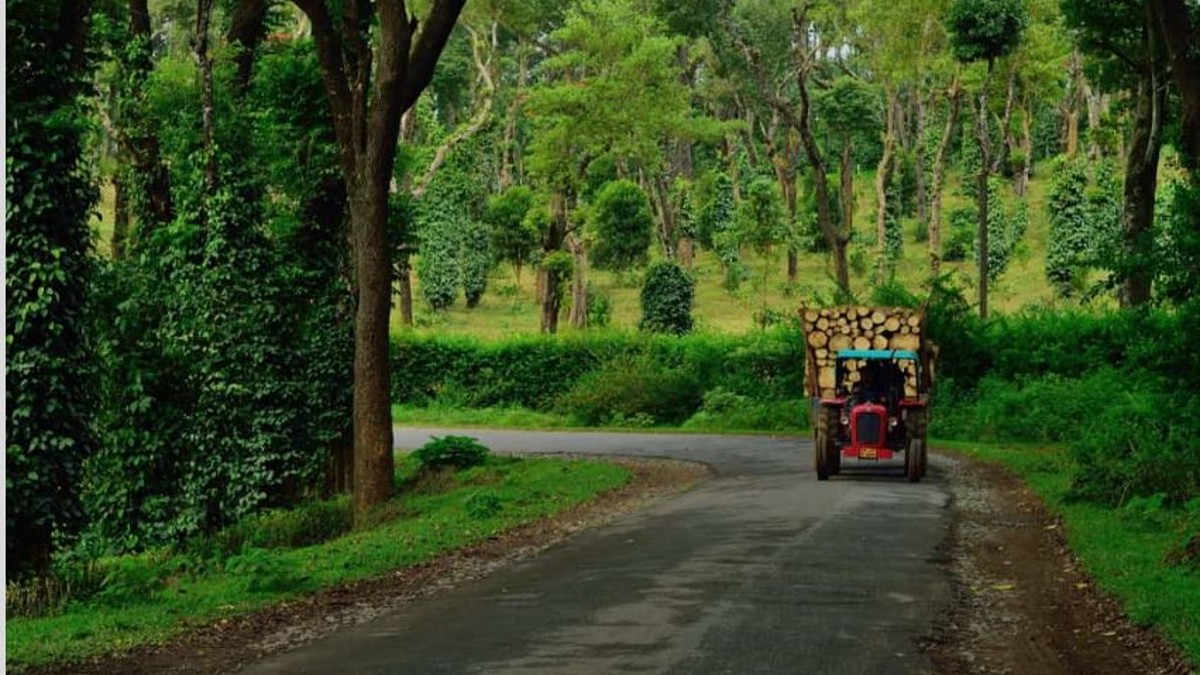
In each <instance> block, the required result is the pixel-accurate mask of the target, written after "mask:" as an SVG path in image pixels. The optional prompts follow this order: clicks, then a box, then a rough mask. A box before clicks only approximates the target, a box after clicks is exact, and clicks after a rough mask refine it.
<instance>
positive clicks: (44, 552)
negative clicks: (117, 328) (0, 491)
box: [4, 0, 96, 578]
mask: <svg viewBox="0 0 1200 675" xmlns="http://www.w3.org/2000/svg"><path fill="white" fill-rule="evenodd" d="M6 7H7V16H6V23H5V30H6V31H7V36H8V47H7V49H8V51H7V54H8V77H9V80H8V92H7V100H8V112H7V115H6V118H5V130H6V133H7V138H6V146H5V152H6V155H7V156H6V166H7V180H6V182H5V186H4V187H5V189H4V194H5V200H6V203H7V207H6V212H5V221H6V234H5V243H6V246H7V251H6V257H5V265H6V267H7V270H6V274H5V283H4V289H5V299H6V302H7V313H6V333H5V338H6V341H7V345H8V347H7V349H8V352H7V364H6V365H7V368H6V370H7V373H6V388H5V410H6V420H7V437H6V445H5V467H6V476H5V478H6V480H7V485H8V488H7V494H6V508H7V521H6V530H5V532H6V536H5V539H6V550H7V553H8V574H9V577H10V578H12V577H13V576H15V575H17V574H20V573H23V572H26V571H29V570H38V569H44V568H45V566H46V565H47V564H48V563H49V562H50V553H51V547H52V544H53V543H54V538H55V536H56V535H65V536H71V535H72V534H74V533H75V532H77V530H78V528H79V526H80V524H81V522H82V516H83V514H82V510H81V508H80V502H79V486H80V483H81V475H82V465H83V462H84V460H85V459H87V457H88V456H89V455H90V454H91V452H92V451H93V448H94V439H93V437H92V434H91V431H90V429H89V428H88V423H87V422H88V416H89V410H88V407H89V401H88V399H89V397H88V392H89V390H90V384H89V381H88V361H89V353H88V341H87V336H86V334H85V333H84V331H83V326H84V318H85V314H84V312H85V309H86V305H87V300H88V297H87V296H88V285H89V280H90V275H91V273H92V269H93V267H92V263H91V261H90V260H89V257H88V253H89V252H90V250H91V233H90V231H89V229H88V218H89V216H90V212H91V208H92V204H93V203H94V201H95V198H96V190H95V187H94V186H93V184H92V178H91V176H90V175H89V174H88V171H87V168H86V165H85V161H84V156H83V143H82V140H83V139H82V136H83V130H84V129H85V128H86V123H85V121H84V110H83V105H82V104H83V101H82V100H81V97H82V95H83V94H84V93H86V92H87V90H88V86H89V79H90V72H91V64H90V62H89V59H88V58H87V53H86V52H85V49H84V46H85V42H86V39H87V34H88V13H89V11H90V3H89V2H88V1H87V0H59V1H57V2H50V1H47V0H15V1H14V2H9V3H8V4H7V6H6Z"/></svg>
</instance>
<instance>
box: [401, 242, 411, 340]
mask: <svg viewBox="0 0 1200 675" xmlns="http://www.w3.org/2000/svg"><path fill="white" fill-rule="evenodd" d="M399 276H400V321H401V323H403V324H404V325H405V326H410V327H411V326H412V325H413V288H412V257H411V255H409V254H404V259H403V260H402V261H400V269H399Z"/></svg>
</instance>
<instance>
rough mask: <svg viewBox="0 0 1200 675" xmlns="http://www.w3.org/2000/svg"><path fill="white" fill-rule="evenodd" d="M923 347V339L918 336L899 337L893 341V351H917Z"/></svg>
mask: <svg viewBox="0 0 1200 675" xmlns="http://www.w3.org/2000/svg"><path fill="white" fill-rule="evenodd" d="M920 347H921V338H920V337H918V336H916V335H912V334H909V335H897V336H896V337H895V339H893V340H892V349H911V350H916V349H919V348H920Z"/></svg>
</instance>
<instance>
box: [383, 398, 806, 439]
mask: <svg viewBox="0 0 1200 675" xmlns="http://www.w3.org/2000/svg"><path fill="white" fill-rule="evenodd" d="M392 421H393V422H394V423H396V424H398V425H401V426H429V427H446V428H465V429H515V430H527V431H613V432H629V433H662V434H681V433H682V434H687V433H692V434H731V435H739V436H775V435H794V434H804V433H808V408H807V404H806V403H803V402H801V401H780V402H777V403H769V404H767V403H764V404H762V405H756V406H753V407H751V408H747V409H740V410H730V411H724V412H720V413H705V412H700V413H696V414H695V415H693V416H692V417H691V418H690V419H688V420H687V421H686V422H684V423H683V424H681V425H678V426H676V425H656V426H640V425H638V424H636V423H631V424H626V425H604V426H584V425H581V424H579V422H577V421H575V420H573V419H571V418H570V417H568V416H566V415H559V414H556V413H547V412H539V411H536V410H529V409H527V408H452V407H443V406H431V407H419V406H404V405H395V406H392Z"/></svg>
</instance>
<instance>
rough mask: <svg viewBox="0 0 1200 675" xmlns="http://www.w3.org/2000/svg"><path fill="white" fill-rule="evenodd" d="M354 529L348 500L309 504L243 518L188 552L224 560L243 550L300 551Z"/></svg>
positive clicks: (199, 542)
mask: <svg viewBox="0 0 1200 675" xmlns="http://www.w3.org/2000/svg"><path fill="white" fill-rule="evenodd" d="M353 527H354V512H353V509H352V508H351V505H350V500H349V498H348V497H345V496H342V497H337V498H335V499H328V500H319V501H310V502H305V503H303V504H300V505H299V506H297V507H296V508H294V509H276V510H274V511H268V512H267V513H264V514H262V515H259V516H254V517H251V518H247V519H246V520H243V521H241V522H239V523H237V524H235V525H232V526H230V527H227V528H225V529H224V530H221V531H220V532H218V533H217V534H215V535H213V536H212V537H211V538H206V539H204V540H201V541H197V542H194V543H193V544H192V545H191V546H190V547H189V548H191V549H193V550H197V551H203V552H206V553H208V554H209V555H210V556H212V555H215V556H218V557H225V556H228V555H231V554H233V553H234V552H236V551H240V550H242V549H243V548H246V547H251V548H264V549H271V548H301V547H303V546H312V545H314V544H319V543H321V542H325V541H329V540H331V539H335V538H337V537H340V536H342V535H343V534H346V533H347V532H349V531H350V530H351V529H352V528H353Z"/></svg>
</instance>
